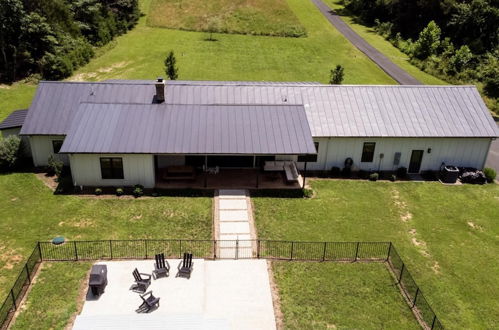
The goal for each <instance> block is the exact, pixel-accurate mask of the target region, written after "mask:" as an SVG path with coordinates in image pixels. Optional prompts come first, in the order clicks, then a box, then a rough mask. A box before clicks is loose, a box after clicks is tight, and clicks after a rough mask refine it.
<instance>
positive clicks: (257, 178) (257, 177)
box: [256, 169, 260, 189]
mask: <svg viewBox="0 0 499 330" xmlns="http://www.w3.org/2000/svg"><path fill="white" fill-rule="evenodd" d="M259 183H260V170H259V169H256V188H257V189H258V186H259Z"/></svg>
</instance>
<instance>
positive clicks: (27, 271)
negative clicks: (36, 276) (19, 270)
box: [24, 263, 31, 284]
mask: <svg viewBox="0 0 499 330" xmlns="http://www.w3.org/2000/svg"><path fill="white" fill-rule="evenodd" d="M24 268H25V269H26V275H28V283H29V284H31V275H30V273H29V269H28V263H26V264H25V265H24Z"/></svg>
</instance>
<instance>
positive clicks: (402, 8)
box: [344, 0, 499, 114]
mask: <svg viewBox="0 0 499 330" xmlns="http://www.w3.org/2000/svg"><path fill="white" fill-rule="evenodd" d="M344 5H345V8H347V10H348V11H350V12H351V13H353V14H354V15H356V16H357V17H359V18H360V19H361V20H362V21H363V23H365V24H367V25H370V26H374V29H375V30H376V31H377V32H378V33H379V34H380V35H383V36H384V37H385V38H387V39H388V40H390V41H391V42H392V44H394V45H395V46H396V47H398V48H399V49H401V50H402V51H403V52H404V53H406V54H407V55H409V57H410V58H411V62H412V63H413V64H415V65H416V66H418V67H419V68H420V69H422V70H424V71H426V72H428V73H430V74H433V75H435V76H437V77H439V78H442V79H444V80H446V81H448V82H450V83H453V84H461V83H473V84H477V85H478V86H479V87H481V89H482V91H483V92H484V94H485V95H486V96H487V97H488V98H489V99H488V100H487V101H488V105H489V107H491V108H492V110H493V111H495V112H496V113H498V114H499V105H498V103H499V102H498V98H499V46H498V44H499V0H344Z"/></svg>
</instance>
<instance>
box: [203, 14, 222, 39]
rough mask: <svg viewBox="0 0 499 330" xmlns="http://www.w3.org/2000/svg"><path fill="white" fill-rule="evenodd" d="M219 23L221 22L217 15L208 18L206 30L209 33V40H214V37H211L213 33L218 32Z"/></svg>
mask: <svg viewBox="0 0 499 330" xmlns="http://www.w3.org/2000/svg"><path fill="white" fill-rule="evenodd" d="M221 25H222V23H221V22H220V19H219V18H218V17H211V18H210V19H209V20H208V24H207V27H206V30H207V31H208V32H209V33H210V36H209V37H208V40H209V41H216V40H215V39H213V33H215V32H219V31H220V26H221Z"/></svg>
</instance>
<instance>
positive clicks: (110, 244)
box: [109, 240, 113, 260]
mask: <svg viewBox="0 0 499 330" xmlns="http://www.w3.org/2000/svg"><path fill="white" fill-rule="evenodd" d="M109 252H110V253H111V260H113V241H111V240H109Z"/></svg>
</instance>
